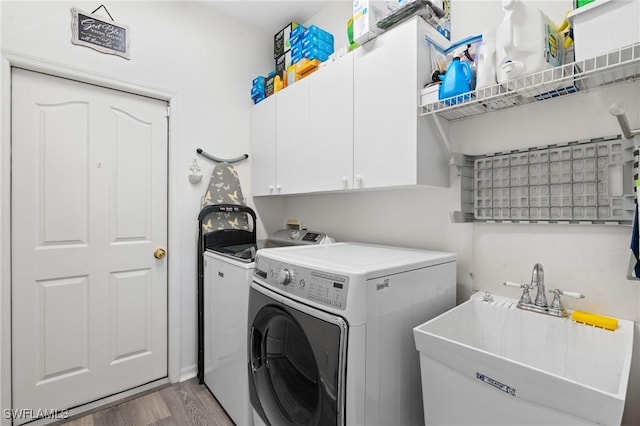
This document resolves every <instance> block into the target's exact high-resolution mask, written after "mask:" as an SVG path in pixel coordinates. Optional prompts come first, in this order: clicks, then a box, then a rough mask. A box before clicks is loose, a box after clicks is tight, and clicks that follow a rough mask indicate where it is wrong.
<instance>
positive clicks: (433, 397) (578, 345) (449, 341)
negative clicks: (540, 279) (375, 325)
mask: <svg viewBox="0 0 640 426" xmlns="http://www.w3.org/2000/svg"><path fill="white" fill-rule="evenodd" d="M516 305H517V300H514V299H508V298H502V297H495V296H494V297H493V301H491V302H485V301H483V295H481V294H475V295H473V296H472V297H471V298H470V300H468V301H466V302H465V303H463V304H461V305H459V306H457V307H456V308H454V309H452V310H450V311H448V312H446V313H444V314H442V315H440V316H438V317H436V318H434V319H432V320H430V321H428V322H426V323H424V324H422V325H419V326H418V327H416V328H414V329H413V332H414V338H415V342H416V347H417V349H418V351H420V368H421V375H422V393H423V400H424V411H425V422H426V424H466V425H470V424H492V425H497V424H504V425H515V424H535V425H540V424H562V425H568V424H591V423H592V424H607V425H612V424H619V423H620V421H621V419H622V412H623V410H624V403H625V396H626V392H627V382H628V380H629V370H630V366H631V355H632V350H633V322H632V321H625V320H619V323H618V329H616V330H615V331H607V330H604V329H601V328H596V327H592V326H587V325H584V324H578V323H575V322H573V321H572V320H570V319H567V318H558V317H552V316H549V315H544V314H539V313H535V312H530V311H524V310H521V309H518V308H516Z"/></svg>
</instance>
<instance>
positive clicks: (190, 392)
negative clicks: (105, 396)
mask: <svg viewBox="0 0 640 426" xmlns="http://www.w3.org/2000/svg"><path fill="white" fill-rule="evenodd" d="M62 424H64V425H65V426H146V425H158V426H169V425H180V426H183V425H184V426H205V425H213V426H233V425H234V423H233V421H231V419H230V418H229V416H228V415H227V413H225V411H224V410H223V409H222V407H221V406H220V404H219V403H218V401H216V399H215V398H214V397H213V395H211V392H209V389H207V388H206V387H205V386H204V385H200V384H198V381H197V379H191V380H187V381H186V382H182V383H176V384H174V385H171V386H168V387H165V388H163V389H160V390H158V391H155V392H152V393H148V394H146V395H143V396H140V397H137V398H134V399H131V400H129V401H126V402H123V403H121V404H118V405H114V406H112V407H109V408H105V409H104V410H101V411H96V412H94V413H92V414H89V415H86V416H84V417H81V418H78V419H75V420H71V421H68V422H66V423H62Z"/></svg>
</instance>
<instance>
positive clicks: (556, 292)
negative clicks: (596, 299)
mask: <svg viewBox="0 0 640 426" xmlns="http://www.w3.org/2000/svg"><path fill="white" fill-rule="evenodd" d="M549 293H553V296H554V299H555V297H556V296H560V295H563V296H570V297H574V298H576V299H584V294H582V293H578V292H577V291H564V290H558V289H553V290H549Z"/></svg>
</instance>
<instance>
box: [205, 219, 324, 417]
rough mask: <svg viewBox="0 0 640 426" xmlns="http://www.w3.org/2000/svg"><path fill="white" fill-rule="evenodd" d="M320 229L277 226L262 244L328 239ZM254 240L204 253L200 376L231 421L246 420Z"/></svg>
mask: <svg viewBox="0 0 640 426" xmlns="http://www.w3.org/2000/svg"><path fill="white" fill-rule="evenodd" d="M333 242H334V241H333V239H331V238H330V237H328V236H327V235H326V234H324V233H321V232H315V231H309V230H306V229H305V230H287V229H281V230H279V231H276V232H275V233H273V234H272V235H271V236H270V237H269V238H268V239H267V240H266V241H261V242H260V243H259V244H257V248H261V247H285V246H292V245H311V244H327V243H333ZM255 249H256V247H255V244H237V245H233V244H231V245H222V246H217V247H215V250H214V249H212V248H209V249H207V250H205V252H204V254H203V260H202V261H203V291H202V297H203V303H202V306H203V312H202V315H203V327H202V330H201V333H202V336H201V340H202V342H203V347H204V350H203V366H204V371H203V382H204V384H205V385H206V386H207V387H208V388H209V390H210V391H211V392H212V393H213V395H214V396H215V397H216V399H217V400H218V402H219V403H220V404H221V405H222V407H223V408H224V409H225V411H226V412H227V414H228V415H229V417H231V419H232V420H233V421H234V423H235V424H237V425H240V426H250V425H252V424H253V414H252V409H251V404H250V402H249V390H248V377H247V363H246V359H247V355H246V354H247V307H248V299H249V284H250V282H251V280H252V273H253V269H254V265H255V263H254V261H253V260H254V258H253V257H252V254H253V255H255V253H256V250H255Z"/></svg>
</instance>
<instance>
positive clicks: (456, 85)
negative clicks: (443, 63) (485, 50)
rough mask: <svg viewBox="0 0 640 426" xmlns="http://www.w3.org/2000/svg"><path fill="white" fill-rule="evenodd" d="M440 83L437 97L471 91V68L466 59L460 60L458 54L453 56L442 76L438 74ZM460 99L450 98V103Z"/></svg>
mask: <svg viewBox="0 0 640 426" xmlns="http://www.w3.org/2000/svg"><path fill="white" fill-rule="evenodd" d="M440 79H441V80H442V83H441V84H440V90H439V92H438V99H446V98H451V97H454V96H458V95H462V94H464V93H467V92H469V91H471V89H472V88H473V87H472V82H473V69H472V68H471V65H470V64H469V63H468V62H466V61H461V60H460V56H458V55H456V56H454V58H453V60H452V61H451V63H450V64H449V66H448V67H447V71H446V72H445V73H444V76H440ZM460 100H461V99H452V100H451V103H457V102H458V101H460Z"/></svg>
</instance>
